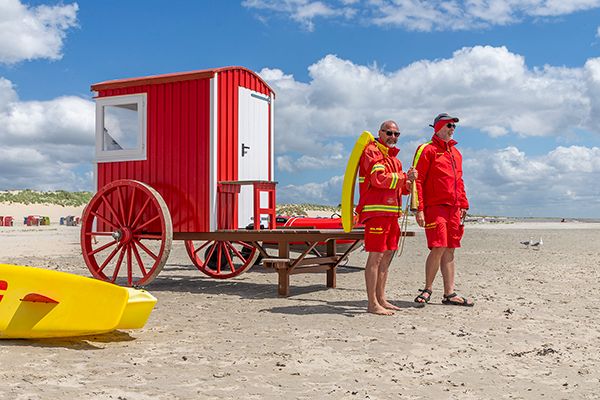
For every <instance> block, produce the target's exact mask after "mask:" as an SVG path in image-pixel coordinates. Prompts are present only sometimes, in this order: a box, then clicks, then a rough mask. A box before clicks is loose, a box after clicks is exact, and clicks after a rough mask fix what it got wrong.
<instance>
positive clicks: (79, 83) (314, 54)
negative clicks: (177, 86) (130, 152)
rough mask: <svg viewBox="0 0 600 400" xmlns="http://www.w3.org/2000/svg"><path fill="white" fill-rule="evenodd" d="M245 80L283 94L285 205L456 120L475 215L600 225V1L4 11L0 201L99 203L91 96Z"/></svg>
mask: <svg viewBox="0 0 600 400" xmlns="http://www.w3.org/2000/svg"><path fill="white" fill-rule="evenodd" d="M229 65H241V66H244V67H247V68H249V69H251V70H253V71H256V72H257V73H259V74H260V76H261V77H262V78H263V79H265V80H266V81H267V83H268V84H269V85H270V86H271V87H272V88H273V89H274V90H275V92H276V102H275V180H277V181H278V182H279V184H278V189H277V201H278V203H317V204H332V205H337V204H339V202H340V194H341V184H342V180H343V174H344V170H345V167H346V162H347V159H348V156H349V154H350V151H351V150H352V146H353V145H354V142H355V140H356V139H357V137H358V136H359V135H360V133H361V132H362V131H363V130H369V131H371V132H375V131H377V130H378V127H379V124H380V123H381V122H382V121H384V120H387V119H393V120H395V121H397V122H398V125H399V127H400V131H401V132H402V135H401V136H400V139H399V147H400V149H401V151H400V154H399V158H400V159H401V161H402V163H403V165H404V166H405V167H406V166H408V165H409V164H410V163H411V160H412V156H413V154H414V151H415V149H416V147H417V146H418V145H419V144H420V143H423V142H425V141H428V140H429V139H430V138H431V135H432V134H433V131H432V129H431V128H430V127H429V124H431V123H432V121H433V118H434V117H435V115H437V114H439V113H441V112H447V113H449V114H451V115H455V116H457V117H459V118H460V123H459V124H458V127H457V129H456V132H455V139H456V141H457V142H458V145H457V147H458V148H459V150H460V151H461V152H462V154H463V159H464V160H463V169H464V180H465V184H466V188H467V195H468V197H469V201H470V205H471V208H470V213H472V214H485V215H504V216H515V217H519V216H521V217H566V218H599V217H600V183H599V182H598V181H599V180H600V0H508V1H498V0H465V1H459V0H430V1H420V0H364V1H360V0H321V1H313V0H241V1H240V0H238V1H235V0H227V1H208V0H206V1H203V0H197V1H192V0H188V1H183V0H169V1H161V0H145V1H143V2H141V1H122V0H120V1H116V0H103V1H97V0H83V1H78V2H69V1H62V2H57V1H49V0H45V1H24V0H0V144H1V146H0V190H12V189H26V188H29V189H37V190H58V189H62V190H71V191H75V190H95V188H94V186H93V185H94V183H93V182H94V179H93V162H94V129H95V125H94V124H95V122H94V118H95V114H94V109H95V105H94V100H93V95H92V93H91V92H90V85H91V84H93V83H97V82H102V81H106V80H111V79H121V78H128V77H138V76H145V75H156V74H162V73H172V72H180V71H193V70H199V69H206V68H213V67H222V66H229Z"/></svg>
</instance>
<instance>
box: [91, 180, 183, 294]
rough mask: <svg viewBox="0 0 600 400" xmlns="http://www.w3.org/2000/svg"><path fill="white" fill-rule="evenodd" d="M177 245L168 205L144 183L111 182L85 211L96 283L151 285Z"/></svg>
mask: <svg viewBox="0 0 600 400" xmlns="http://www.w3.org/2000/svg"><path fill="white" fill-rule="evenodd" d="M172 241H173V224H172V222H171V216H170V214H169V210H168V209H167V205H166V204H165V201H164V200H163V198H162V197H161V196H160V194H159V193H158V192H157V191H156V190H154V189H152V188H151V187H150V186H148V185H146V184H145V183H142V182H138V181H133V180H118V181H114V182H111V183H110V184H108V185H106V186H104V187H103V188H102V189H100V190H99V191H98V193H96V195H95V196H94V197H93V198H92V200H91V201H90V202H89V204H88V205H87V207H86V208H85V211H84V213H83V220H82V223H81V249H82V253H83V259H84V260H85V263H86V265H87V267H88V268H89V270H90V272H91V273H92V275H93V276H94V277H95V278H97V279H101V280H104V281H108V282H112V283H117V284H126V285H127V286H138V285H145V284H148V283H150V282H152V281H153V280H154V278H156V276H157V275H158V273H159V272H160V271H161V270H162V268H163V266H164V265H165V264H166V262H167V258H168V256H169V253H170V252H171V243H172Z"/></svg>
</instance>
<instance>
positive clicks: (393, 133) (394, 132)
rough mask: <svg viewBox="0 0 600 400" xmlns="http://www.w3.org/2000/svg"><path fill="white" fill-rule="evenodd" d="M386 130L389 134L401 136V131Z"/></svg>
mask: <svg viewBox="0 0 600 400" xmlns="http://www.w3.org/2000/svg"><path fill="white" fill-rule="evenodd" d="M384 132H385V134H386V135H388V136H392V135H394V136H395V137H398V136H400V132H399V131H384Z"/></svg>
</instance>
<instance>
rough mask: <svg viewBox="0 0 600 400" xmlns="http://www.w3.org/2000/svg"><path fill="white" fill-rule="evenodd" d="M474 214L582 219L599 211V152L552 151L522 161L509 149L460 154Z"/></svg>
mask: <svg viewBox="0 0 600 400" xmlns="http://www.w3.org/2000/svg"><path fill="white" fill-rule="evenodd" d="M464 170H465V182H466V185H467V191H468V194H469V198H470V202H471V204H472V205H473V208H474V211H475V212H477V209H479V210H481V209H482V208H485V210H486V212H488V213H496V214H499V215H520V216H529V215H531V216H587V217H594V216H597V215H598V213H599V212H600V203H598V201H597V199H598V196H600V187H599V186H598V185H592V184H590V183H592V182H594V181H596V179H597V178H596V177H597V176H599V175H600V148H598V147H591V148H588V147H581V146H570V147H562V146H561V147H557V148H556V149H554V150H552V151H550V152H549V153H547V154H545V155H541V156H537V157H528V156H527V155H526V154H525V153H524V152H522V151H520V150H519V149H517V148H515V147H512V146H511V147H507V148H505V149H501V150H498V151H488V150H482V151H477V152H469V153H468V154H465V160H464Z"/></svg>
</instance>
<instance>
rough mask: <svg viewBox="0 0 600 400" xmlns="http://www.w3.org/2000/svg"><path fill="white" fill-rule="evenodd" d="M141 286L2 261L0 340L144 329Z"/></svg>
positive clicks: (146, 309) (146, 296) (147, 307)
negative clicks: (118, 283)
mask: <svg viewBox="0 0 600 400" xmlns="http://www.w3.org/2000/svg"><path fill="white" fill-rule="evenodd" d="M155 304H156V298H155V297H154V296H152V295H151V294H150V293H148V292H146V291H145V290H139V289H132V288H124V287H120V286H117V285H114V284H111V283H107V282H103V281H100V280H97V279H92V278H86V277H83V276H79V275H74V274H69V273H66V272H59V271H51V270H46V269H41V268H34V267H24V266H17V265H7V264H0V339H27V338H50V337H69V336H82V335H94V334H99V333H105V332H110V331H113V330H115V329H138V328H142V327H143V326H144V325H145V324H146V321H147V320H148V317H149V316H150V312H151V311H152V309H153V308H154V305H155Z"/></svg>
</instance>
